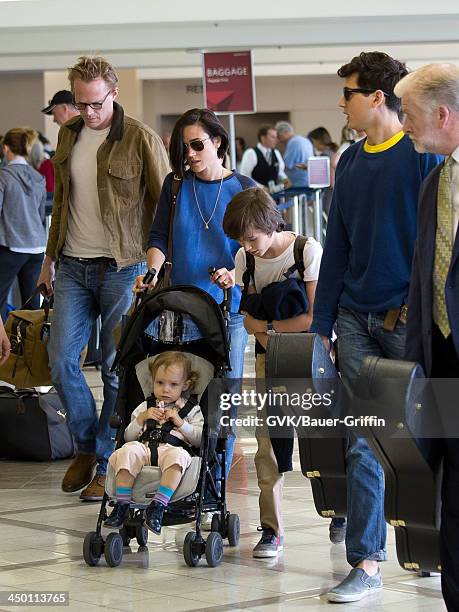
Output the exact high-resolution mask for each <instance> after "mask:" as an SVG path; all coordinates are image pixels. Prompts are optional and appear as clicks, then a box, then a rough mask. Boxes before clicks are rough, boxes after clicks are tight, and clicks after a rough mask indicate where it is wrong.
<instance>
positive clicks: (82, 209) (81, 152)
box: [63, 126, 113, 258]
mask: <svg viewBox="0 0 459 612" xmlns="http://www.w3.org/2000/svg"><path fill="white" fill-rule="evenodd" d="M109 131H110V127H108V128H106V129H105V130H92V129H91V128H88V127H86V126H84V127H83V129H82V130H81V132H80V134H79V136H78V139H77V141H76V143H75V145H74V147H73V149H72V153H71V158H70V198H69V219H68V228H67V236H66V240H65V245H64V249H63V253H64V255H70V256H72V257H88V258H89V257H113V255H112V253H111V251H110V246H109V240H108V237H107V235H106V232H105V228H104V224H103V222H102V216H101V213H100V204H99V195H98V192H97V151H98V149H99V147H100V145H101V144H102V143H103V142H104V140H105V139H106V138H107V135H108V133H109Z"/></svg>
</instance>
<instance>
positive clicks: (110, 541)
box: [104, 531, 123, 567]
mask: <svg viewBox="0 0 459 612" xmlns="http://www.w3.org/2000/svg"><path fill="white" fill-rule="evenodd" d="M104 555H105V561H106V562H107V565H109V566H110V567H117V566H118V565H119V564H120V563H121V559H122V558H123V538H122V537H121V536H120V534H119V533H117V532H116V531H112V533H109V534H108V536H107V540H106V541H105V550H104Z"/></svg>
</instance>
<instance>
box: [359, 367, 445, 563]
mask: <svg viewBox="0 0 459 612" xmlns="http://www.w3.org/2000/svg"><path fill="white" fill-rule="evenodd" d="M352 410H353V411H354V413H356V414H359V415H368V416H376V417H381V418H383V419H385V422H386V424H385V426H384V427H368V428H365V432H364V433H363V435H365V436H366V437H367V439H368V443H369V445H370V446H371V447H372V449H373V451H374V452H375V454H376V456H377V457H378V460H379V461H380V463H381V465H382V467H383V469H384V474H385V516H386V520H387V522H388V523H390V524H391V525H392V526H393V527H394V528H395V537H396V546H397V556H398V561H399V563H400V565H401V566H402V567H403V568H404V569H407V570H412V571H419V570H423V571H434V572H437V571H439V570H440V569H441V568H440V552H439V527H440V489H441V478H442V469H441V448H440V443H441V441H439V440H436V439H433V438H432V439H428V438H425V437H424V438H417V437H416V434H417V433H418V435H419V432H421V431H422V432H424V434H423V435H425V432H428V431H433V430H434V429H436V428H435V425H434V424H435V423H436V424H437V425H438V419H437V416H436V414H435V405H434V402H433V400H432V397H431V396H430V395H429V387H428V384H427V381H426V380H425V379H424V374H423V371H422V368H421V366H419V365H418V364H416V363H411V362H406V361H395V360H391V359H382V358H380V357H367V358H366V359H365V360H364V361H363V363H362V366H361V369H360V373H359V377H358V379H357V384H356V385H355V396H354V400H353V406H352ZM429 421H430V422H431V423H432V427H431V426H430V425H429Z"/></svg>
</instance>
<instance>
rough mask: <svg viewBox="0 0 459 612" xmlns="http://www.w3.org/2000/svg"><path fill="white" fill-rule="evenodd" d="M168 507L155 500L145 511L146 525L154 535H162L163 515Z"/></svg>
mask: <svg viewBox="0 0 459 612" xmlns="http://www.w3.org/2000/svg"><path fill="white" fill-rule="evenodd" d="M165 509H166V506H164V505H163V504H161V503H160V502H157V501H155V500H153V501H152V502H151V504H150V505H149V506H148V508H147V509H146V510H145V525H146V526H147V527H148V529H150V531H153V532H154V533H157V534H160V533H161V526H162V523H163V514H164V510H165Z"/></svg>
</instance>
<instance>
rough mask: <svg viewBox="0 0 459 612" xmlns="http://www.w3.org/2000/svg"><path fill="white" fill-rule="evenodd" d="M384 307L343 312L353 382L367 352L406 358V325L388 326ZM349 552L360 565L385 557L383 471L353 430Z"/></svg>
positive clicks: (341, 326)
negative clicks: (372, 311) (385, 320)
mask: <svg viewBox="0 0 459 612" xmlns="http://www.w3.org/2000/svg"><path fill="white" fill-rule="evenodd" d="M383 321H384V313H360V312H354V311H351V310H347V309H344V308H340V309H339V312H338V330H337V333H338V358H339V365H340V371H341V375H342V377H343V378H344V379H347V381H348V383H349V384H350V385H352V382H353V380H355V378H356V377H357V375H358V372H359V369H360V366H361V364H362V361H363V359H364V358H365V357H367V356H376V357H385V358H387V359H403V354H404V350H405V336H406V329H405V325H404V324H403V323H402V322H401V321H400V320H399V321H397V325H396V327H395V329H394V331H386V330H384V329H383ZM346 467H347V530H346V555H347V560H348V563H349V564H350V565H352V566H353V567H355V566H356V565H357V564H358V563H360V562H361V561H363V560H364V559H368V560H373V561H385V560H386V559H387V552H386V531H387V530H386V521H385V518H384V471H383V469H382V467H381V466H380V464H379V462H378V461H377V459H376V457H375V455H374V454H373V451H372V450H371V449H370V447H369V446H368V444H367V442H366V440H365V438H358V437H356V436H354V435H352V434H351V435H350V436H349V438H348V445H347V452H346Z"/></svg>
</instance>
